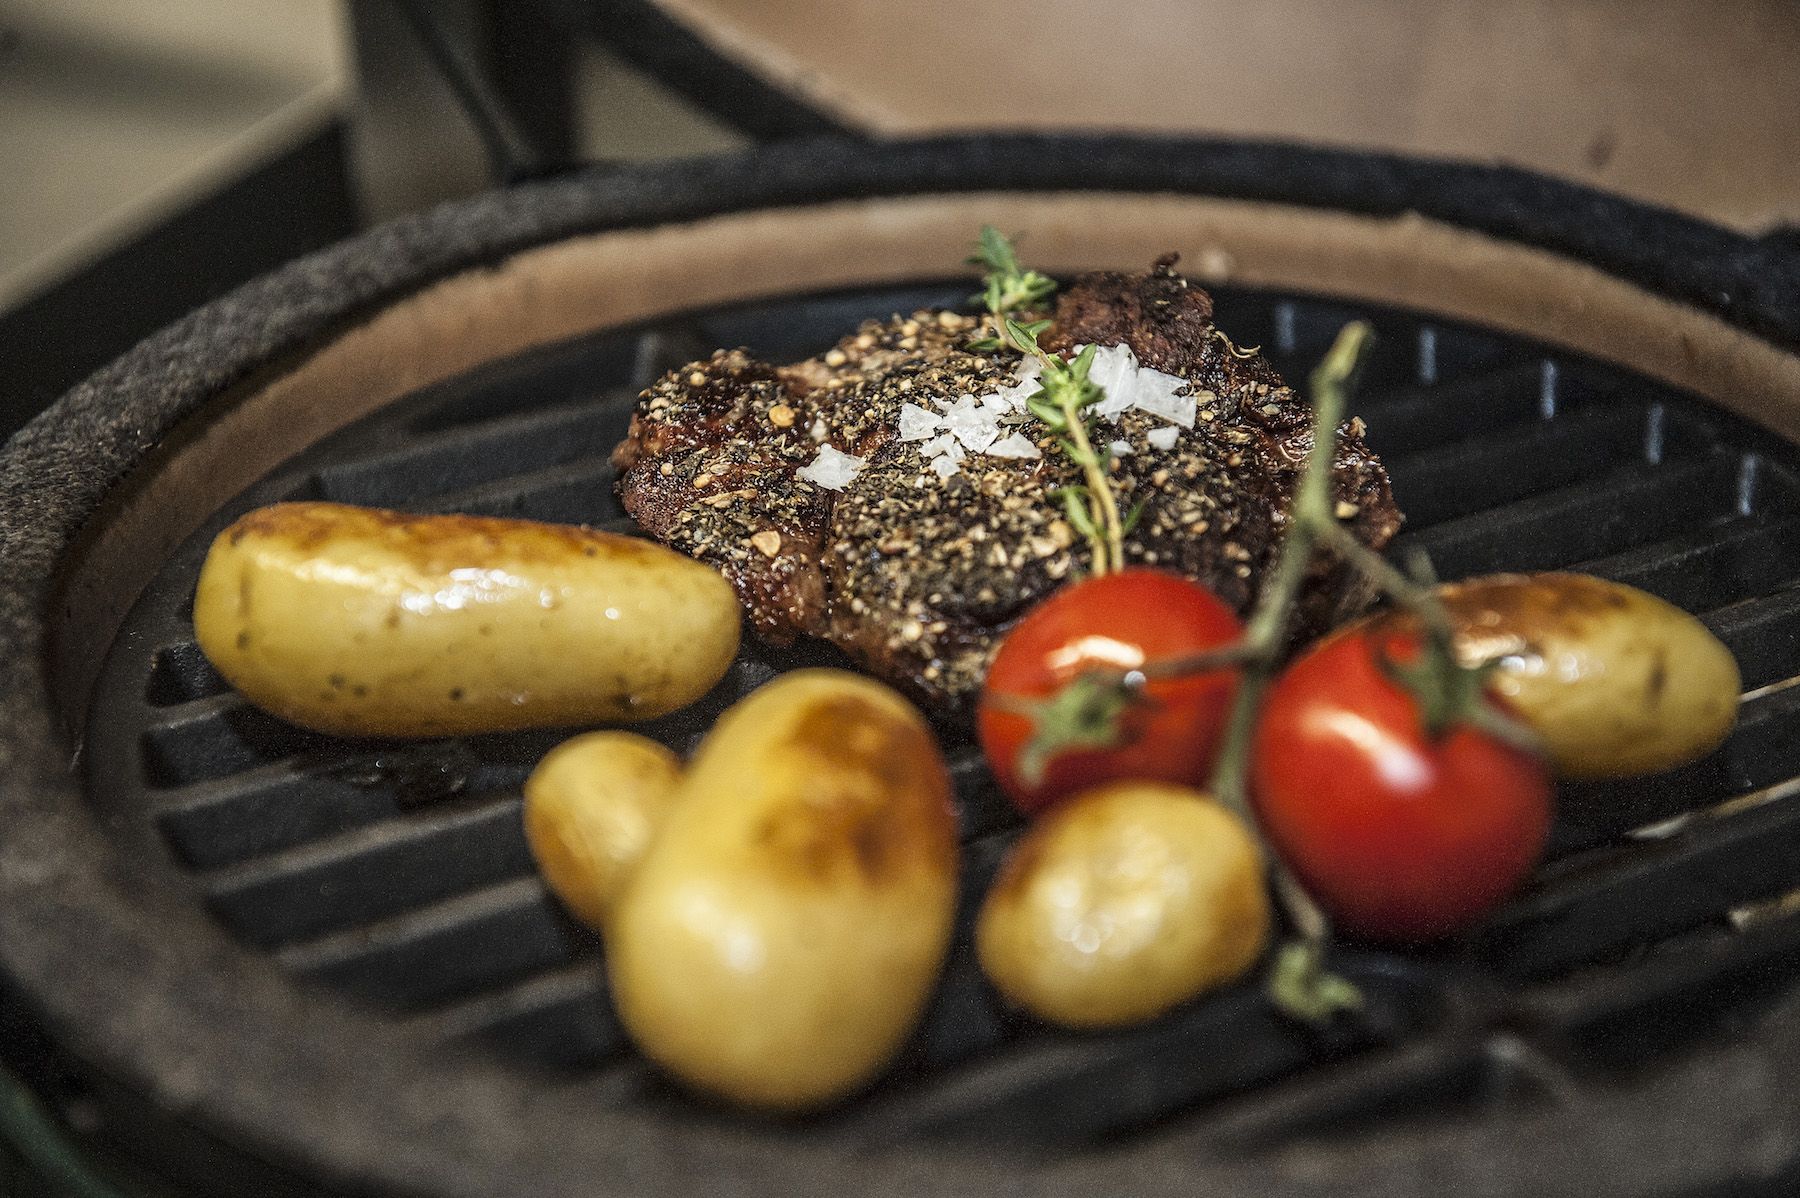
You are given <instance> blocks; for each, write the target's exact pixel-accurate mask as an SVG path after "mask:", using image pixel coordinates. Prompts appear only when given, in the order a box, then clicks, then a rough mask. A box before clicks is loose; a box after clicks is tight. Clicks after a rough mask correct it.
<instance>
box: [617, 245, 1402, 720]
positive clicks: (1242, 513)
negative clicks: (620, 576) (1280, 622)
mask: <svg viewBox="0 0 1800 1198" xmlns="http://www.w3.org/2000/svg"><path fill="white" fill-rule="evenodd" d="M981 331H982V330H981V326H980V322H979V321H977V320H976V319H975V318H973V317H968V316H963V315H960V314H957V313H954V312H919V313H915V314H914V315H913V316H911V317H895V318H893V319H891V320H888V321H884V322H875V321H872V322H869V323H866V324H864V325H863V326H862V327H861V328H859V329H857V330H856V332H854V333H852V334H851V335H850V336H848V337H846V338H844V339H843V340H842V341H840V342H839V343H838V344H837V345H836V346H835V347H834V348H833V349H831V350H830V351H828V352H827V353H825V354H823V355H821V356H820V357H817V358H811V359H808V360H806V361H803V362H797V363H794V364H792V365H789V366H772V365H769V364H767V363H764V362H759V361H757V360H755V359H754V358H751V357H750V356H749V355H748V354H746V353H745V352H744V351H742V350H729V351H726V350H722V351H720V352H718V353H715V354H714V355H713V356H712V357H711V358H710V359H709V360H707V361H703V362H695V363H693V364H691V365H689V366H684V367H682V368H681V369H680V370H676V371H673V372H671V373H670V374H668V375H667V376H665V377H664V378H662V379H661V380H659V381H658V382H657V383H656V384H655V385H653V386H652V387H650V388H649V389H648V390H646V391H645V392H644V393H643V395H642V396H641V397H640V399H639V401H638V406H637V411H636V413H635V414H634V415H633V417H632V422H631V428H630V431H629V433H628V434H627V436H626V438H625V440H624V441H623V442H622V443H621V444H620V445H619V447H618V448H617V450H615V452H614V461H615V463H616V464H617V466H618V468H619V494H620V497H621V499H622V500H623V502H624V504H625V508H626V510H627V511H629V512H630V513H631V515H632V516H633V517H634V518H636V519H637V521H638V522H639V524H641V525H642V526H643V527H644V529H645V530H646V531H647V532H648V533H649V534H650V535H652V536H654V537H656V538H657V539H658V540H661V541H663V542H665V543H667V544H669V545H671V546H673V547H675V548H676V549H679V550H681V551H682V552H684V553H688V554H691V555H692V556H694V557H697V558H699V559H701V560H702V561H706V562H710V563H711V564H713V565H714V566H716V567H717V568H718V569H720V570H721V571H722V572H723V573H724V574H725V576H726V578H727V579H729V580H730V582H731V583H732V585H733V586H734V587H736V588H737V591H738V594H739V596H740V597H741V598H742V600H743V602H744V606H745V609H746V611H747V613H748V615H749V618H750V620H751V622H752V624H753V626H754V627H755V628H756V630H757V631H758V632H759V633H760V634H761V635H762V636H763V637H765V638H766V639H768V640H770V641H774V642H776V643H786V642H788V641H791V640H792V639H794V638H795V637H797V636H816V637H823V638H825V639H827V640H830V641H831V642H833V643H834V644H836V645H838V646H839V647H841V648H842V649H844V650H845V651H846V652H847V653H849V655H850V656H851V657H853V658H854V659H856V660H857V661H858V662H859V663H860V664H861V665H862V666H863V667H865V668H866V669H868V670H869V671H870V672H872V673H874V674H877V675H879V676H881V677H883V678H886V679H888V680H889V681H892V682H894V683H896V684H898V685H900V686H901V687H903V688H904V689H906V690H907V691H909V692H910V693H912V694H913V695H914V696H915V697H916V698H919V699H921V700H923V701H925V702H927V703H929V704H932V705H935V706H936V707H938V708H939V709H945V710H952V711H953V710H956V709H959V708H962V707H963V706H964V705H966V704H967V702H968V701H969V700H971V699H972V698H973V696H974V695H975V693H976V692H977V691H978V690H979V688H980V685H981V681H982V678H983V677H984V676H985V675H986V672H987V666H988V662H989V661H990V660H991V658H992V655H993V651H994V649H995V647H996V645H997V644H998V642H999V639H1000V636H1001V634H1002V633H1004V632H1005V631H1006V630H1007V629H1008V628H1009V627H1011V625H1012V624H1013V622H1014V621H1016V620H1017V619H1018V618H1019V617H1020V616H1021V615H1022V614H1023V613H1024V612H1025V611H1026V610H1027V609H1028V608H1029V607H1030V606H1031V605H1032V604H1033V603H1035V602H1036V601H1037V600H1039V599H1041V598H1043V597H1044V596H1045V595H1047V594H1048V593H1049V592H1051V591H1052V590H1054V589H1055V588H1056V587H1058V586H1059V585H1061V584H1062V583H1063V582H1065V581H1067V580H1069V579H1071V578H1077V577H1080V576H1081V574H1082V573H1083V572H1084V571H1085V570H1086V569H1087V567H1088V558H1089V549H1088V546H1087V544H1086V542H1085V541H1084V540H1083V539H1082V538H1081V537H1079V536H1078V535H1077V534H1076V533H1075V532H1074V530H1073V529H1071V528H1070V527H1069V525H1068V523H1067V521H1065V520H1064V519H1063V518H1062V515H1061V505H1060V503H1058V502H1057V501H1056V500H1055V499H1054V498H1053V497H1052V494H1051V493H1052V492H1054V491H1055V490H1056V489H1057V488H1058V487H1061V486H1064V485H1066V484H1069V483H1074V482H1079V481H1080V471H1079V469H1078V468H1077V467H1076V466H1074V465H1073V464H1072V463H1070V462H1069V461H1068V460H1067V459H1066V458H1065V457H1063V456H1062V455H1061V454H1060V453H1058V452H1056V450H1055V448H1054V443H1053V441H1052V440H1051V438H1050V437H1049V434H1048V432H1047V430H1045V429H1043V428H1042V426H1041V425H1036V424H1032V425H1029V426H1027V431H1028V433H1029V434H1030V435H1033V436H1035V437H1037V438H1038V440H1039V444H1040V445H1041V446H1042V447H1043V449H1044V451H1045V452H1044V456H1043V457H1042V458H1039V459H1036V460H1020V459H1011V458H998V457H989V456H983V455H979V454H971V455H970V456H968V457H967V458H965V459H964V460H963V461H962V463H961V471H960V473H958V474H956V475H955V476H953V477H952V478H950V479H949V480H948V481H943V480H940V479H939V478H938V476H937V475H936V474H934V473H933V472H932V471H931V470H930V469H929V468H928V465H927V462H926V460H925V459H924V457H923V456H921V452H920V443H919V442H916V441H915V442H903V441H901V440H900V439H899V436H898V430H899V416H900V408H901V405H902V404H903V403H907V402H911V403H915V404H918V405H920V406H923V407H927V408H932V409H934V410H935V409H936V408H937V407H938V406H940V405H938V404H935V403H934V401H935V400H942V401H944V403H945V404H948V403H950V402H952V401H954V400H955V398H956V397H957V396H960V395H966V394H973V395H976V396H981V395H985V394H991V393H993V392H994V391H996V390H998V389H999V388H1000V387H1002V386H1005V385H1007V384H1008V383H1010V382H1011V381H1012V377H1013V371H1014V369H1015V368H1016V366H1017V364H1018V359H1017V357H1016V355H1012V354H1007V353H995V352H984V351H973V350H970V349H969V348H968V343H969V342H970V341H971V340H974V339H976V338H977V337H979V336H980V334H981ZM1042 343H1043V344H1044V346H1045V347H1046V348H1047V349H1052V350H1070V349H1073V348H1074V347H1075V346H1078V345H1087V344H1093V345H1103V346H1104V345H1116V344H1120V343H1123V344H1125V345H1128V346H1130V347H1131V350H1132V352H1133V353H1134V354H1135V355H1136V356H1137V358H1138V360H1139V362H1140V363H1142V364H1143V365H1145V366H1150V367H1154V368H1155V369H1157V370H1161V371H1164V372H1166V373H1168V374H1173V375H1178V376H1180V377H1181V378H1182V379H1184V380H1187V382H1188V383H1189V385H1190V388H1191V390H1192V391H1193V393H1194V394H1195V396H1196V397H1197V399H1198V419H1197V420H1196V421H1195V425H1194V427H1193V428H1192V429H1184V430H1182V431H1181V432H1180V434H1179V436H1178V437H1177V438H1176V441H1175V444H1174V446H1173V448H1171V449H1169V450H1158V449H1156V448H1154V447H1153V446H1151V445H1150V444H1148V443H1147V441H1146V439H1145V434H1147V433H1148V432H1149V431H1150V430H1151V429H1154V428H1157V427H1161V426H1163V422H1162V421H1161V420H1159V419H1157V418H1156V417H1153V416H1150V415H1148V414H1146V413H1144V412H1141V411H1137V410H1132V411H1128V412H1126V413H1124V414H1123V415H1122V416H1121V417H1120V418H1119V421H1118V423H1117V424H1116V425H1110V426H1108V431H1107V433H1106V436H1107V437H1108V438H1109V439H1115V438H1116V439H1124V440H1128V441H1130V442H1131V443H1132V445H1133V447H1134V448H1133V451H1132V453H1131V454H1129V455H1127V456H1124V457H1121V458H1119V459H1117V461H1116V462H1115V465H1114V468H1113V473H1112V480H1113V484H1114V486H1115V488H1116V490H1117V492H1118V494H1119V499H1120V505H1121V507H1122V508H1124V509H1126V510H1129V509H1130V508H1131V507H1132V506H1133V505H1135V504H1137V503H1139V502H1140V501H1141V502H1142V503H1143V504H1144V507H1143V514H1142V516H1141V517H1140V519H1139V522H1138V524H1137V526H1136V528H1135V529H1134V530H1133V532H1132V534H1131V535H1130V536H1129V537H1128V538H1127V543H1126V556H1127V558H1128V559H1129V560H1130V562H1131V563H1132V564H1133V565H1142V566H1149V567H1155V568H1159V569H1164V570H1171V571H1174V572H1176V573H1180V574H1184V575H1187V576H1188V577H1191V578H1195V579H1198V580H1200V581H1201V582H1204V583H1206V584H1207V585H1208V586H1210V587H1211V588H1213V590H1214V591H1215V592H1217V593H1218V594H1219V596H1220V597H1221V598H1223V599H1224V600H1225V601H1226V602H1227V603H1230V604H1231V605H1232V606H1233V607H1235V608H1237V609H1238V610H1239V611H1240V612H1244V611H1248V609H1249V608H1250V607H1251V605H1252V604H1253V603H1254V602H1255V599H1256V595H1257V591H1258V588H1259V586H1260V584H1261V582H1262V579H1263V578H1264V577H1265V576H1266V574H1267V573H1268V571H1269V569H1270V567H1271V566H1272V565H1273V563H1274V560H1275V556H1276V553H1277V550H1278V548H1279V545H1280V541H1281V533H1282V529H1283V527H1284V526H1285V525H1286V523H1287V520H1288V508H1289V506H1290V504H1291V502H1292V498H1293V493H1294V488H1295V486H1296V484H1297V483H1298V481H1299V476H1300V471H1301V469H1302V467H1303V465H1304V463H1305V460H1306V456H1307V454H1308V453H1309V452H1310V450H1311V446H1312V431H1311V412H1310V409H1309V407H1308V405H1307V404H1306V402H1305V401H1304V400H1303V399H1302V398H1301V397H1300V396H1299V395H1297V394H1296V393H1295V392H1294V391H1293V390H1292V389H1291V388H1289V387H1288V386H1287V385H1286V384H1285V383H1283V382H1282V381H1281V379H1280V377H1279V376H1278V375H1277V374H1276V373H1275V370H1274V368H1273V367H1271V366H1270V365H1269V363H1268V362H1267V361H1266V360H1264V359H1263V357H1262V356H1261V355H1260V354H1258V353H1255V352H1246V351H1242V350H1238V349H1237V348H1236V347H1234V346H1233V345H1232V344H1231V343H1230V342H1229V341H1228V340H1227V339H1226V338H1225V337H1224V336H1223V335H1222V334H1221V333H1220V332H1219V331H1218V330H1217V329H1215V328H1214V326H1213V324H1212V300H1211V298H1210V297H1209V296H1208V295H1207V294H1206V293H1205V292H1204V291H1202V290H1201V289H1200V288H1198V287H1194V286H1192V285H1191V284H1189V282H1188V281H1187V280H1186V279H1184V278H1182V277H1181V276H1180V275H1178V274H1176V273H1175V271H1174V269H1173V258H1172V257H1171V258H1168V259H1164V260H1163V261H1160V262H1158V263H1157V264H1156V266H1155V267H1154V268H1152V269H1151V270H1149V271H1147V272H1143V273H1137V274H1121V273H1111V272H1106V273H1097V274H1090V275H1085V276H1083V277H1082V278H1080V279H1078V280H1077V281H1076V282H1075V283H1074V284H1073V285H1072V286H1071V287H1070V288H1068V290H1066V291H1065V292H1064V293H1063V294H1062V296H1061V297H1060V298H1059V300H1058V302H1057V304H1056V308H1055V311H1054V313H1053V324H1052V326H1051V328H1050V329H1049V330H1047V331H1046V332H1045V333H1044V335H1043V337H1042ZM1362 433H1363V428H1362V422H1361V421H1360V420H1351V421H1349V422H1347V423H1346V424H1345V425H1344V426H1343V427H1342V428H1341V429H1340V437H1341V440H1340V443H1339V447H1338V452H1337V457H1336V469H1335V475H1334V478H1333V482H1332V487H1333V493H1334V498H1335V499H1336V502H1337V510H1338V514H1339V516H1340V518H1341V519H1343V520H1344V521H1345V523H1346V524H1347V525H1348V526H1349V527H1350V528H1351V529H1352V530H1353V531H1354V532H1355V533H1356V535H1357V537H1358V538H1359V539H1360V540H1362V541H1363V542H1364V543H1365V544H1367V545H1369V546H1370V547H1372V548H1376V549H1379V548H1381V547H1382V546H1383V545H1385V544H1386V543H1387V542H1388V541H1389V540H1390V539H1391V538H1392V537H1393V535H1394V533H1395V532H1396V531H1397V530H1398V529H1399V526H1400V521H1401V517H1400V513H1399V511H1398V510H1397V509H1396V508H1395V506H1394V501H1393V496H1392V494H1391V493H1390V491H1389V488H1388V479H1387V473H1386V471H1385V470H1384V469H1383V468H1382V466H1381V463H1380V461H1379V460H1378V459H1377V458H1376V457H1375V456H1374V454H1372V453H1370V452H1369V450H1368V447H1367V446H1366V445H1365V444H1364V443H1363V439H1362ZM826 444H828V445H830V446H832V447H834V448H836V449H838V450H840V451H842V452H845V453H849V454H854V455H856V456H858V457H861V458H864V459H866V465H865V466H864V467H863V468H862V470H861V471H860V472H859V473H858V474H857V475H856V477H855V478H854V479H853V480H852V481H851V482H850V483H849V484H848V485H847V486H846V487H845V488H844V489H843V490H841V491H830V490H826V489H823V488H821V487H818V486H816V485H814V484H813V483H811V482H809V481H807V480H806V479H804V478H801V477H799V476H798V475H797V473H796V472H797V471H798V470H800V469H801V468H802V467H804V466H806V465H807V464H808V463H810V462H812V461H813V459H814V458H815V457H816V456H817V454H818V452H819V447H820V446H821V445H826ZM1371 597H1372V596H1371V592H1370V590H1369V588H1368V587H1367V585H1366V584H1364V583H1362V582H1361V581H1360V580H1359V579H1358V578H1357V577H1356V576H1355V575H1354V574H1353V573H1352V572H1351V571H1349V570H1348V569H1346V568H1345V567H1344V566H1343V565H1342V563H1340V562H1337V561H1335V560H1332V559H1330V558H1329V557H1326V556H1324V555H1321V558H1320V560H1319V561H1318V562H1317V563H1316V564H1315V566H1314V568H1313V570H1312V573H1311V576H1310V578H1309V579H1308V584H1307V589H1306V591H1305V593H1304V597H1303V599H1302V602H1301V605H1300V613H1299V617H1300V618H1299V623H1300V625H1301V628H1300V631H1302V632H1316V631H1322V630H1324V629H1325V628H1328V627H1330V626H1331V625H1333V624H1335V623H1337V622H1339V621H1341V620H1342V619H1344V618H1346V617H1348V616H1350V615H1353V614H1355V613H1356V612H1358V611H1360V610H1361V609H1362V608H1363V607H1365V606H1366V605H1367V603H1368V601H1369V599H1370V598H1371Z"/></svg>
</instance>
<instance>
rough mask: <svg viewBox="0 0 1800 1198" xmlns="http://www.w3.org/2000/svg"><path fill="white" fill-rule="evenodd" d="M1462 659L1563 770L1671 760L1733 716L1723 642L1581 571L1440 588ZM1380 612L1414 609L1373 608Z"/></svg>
mask: <svg viewBox="0 0 1800 1198" xmlns="http://www.w3.org/2000/svg"><path fill="white" fill-rule="evenodd" d="M1438 593H1439V595H1440V596H1441V597H1442V598H1443V601H1444V605H1445V606H1446V607H1447V608H1448V609H1449V611H1450V615H1451V619H1452V620H1453V621H1454V623H1455V626H1456V648H1457V655H1458V656H1459V657H1460V658H1461V659H1462V660H1463V661H1464V662H1465V663H1466V664H1469V665H1475V664H1478V663H1480V662H1484V661H1494V660H1497V661H1498V662H1499V663H1500V664H1499V668H1498V669H1497V670H1496V671H1495V672H1494V675H1493V678H1492V681H1491V683H1490V685H1491V686H1492V688H1493V691H1494V693H1495V694H1497V695H1499V696H1501V697H1502V698H1504V699H1505V700H1506V701H1507V703H1509V704H1510V705H1511V706H1512V708H1513V710H1514V711H1515V712H1517V713H1518V715H1519V717H1520V718H1521V719H1523V720H1524V721H1525V722H1526V723H1527V724H1529V725H1530V726H1531V727H1532V728H1533V729H1534V730H1535V731H1536V732H1537V733H1538V735H1539V736H1540V737H1542V738H1543V741H1544V744H1545V747H1546V749H1547V751H1548V753H1549V755H1550V759H1551V764H1552V765H1553V767H1554V768H1555V770H1556V772H1557V773H1558V774H1560V775H1562V776H1563V777H1566V778H1621V777H1630V776H1633V775H1637V774H1654V773H1659V772H1661V771H1663V770H1667V769H1673V768H1674V767H1675V766H1678V765H1683V764H1685V763H1687V762H1689V761H1693V760H1694V759H1695V758H1698V757H1703V756H1705V755H1706V754H1707V753H1710V752H1711V751H1712V750H1713V749H1715V748H1717V747H1718V746H1719V744H1720V742H1722V741H1723V740H1724V739H1725V738H1726V736H1728V735H1730V733H1731V729H1732V726H1733V725H1734V724H1735V723H1736V721H1737V709H1738V691H1739V687H1740V683H1739V678H1738V668H1737V662H1736V661H1735V660H1733V658H1732V656H1731V651H1730V650H1729V649H1727V648H1726V647H1725V646H1724V645H1723V644H1721V643H1720V642H1719V640H1718V638H1717V637H1715V636H1713V634H1712V633H1711V632H1709V631H1708V630H1707V628H1706V626H1705V625H1704V624H1702V623H1701V622H1700V621H1699V620H1696V619H1695V618H1694V617H1693V616H1690V615H1688V614H1687V613H1686V612H1684V611H1682V610H1681V609H1680V608H1678V607H1675V606H1673V605H1671V604H1668V603H1665V602H1664V601H1663V600H1661V599H1658V598H1657V597H1656V596H1654V595H1650V594H1646V593H1645V592H1643V591H1640V590H1637V589H1636V588H1634V587H1628V586H1624V585H1622V584H1620V583H1616V582H1608V581H1606V580H1604V579H1599V578H1591V577H1588V576H1587V575H1584V574H1503V575H1495V576H1493V577H1489V578H1475V579H1470V580H1469V581H1467V582H1459V583H1453V584H1448V585H1445V586H1443V587H1440V588H1439V591H1438ZM1375 619H1376V621H1377V622H1378V623H1383V624H1392V623H1395V622H1406V623H1410V622H1411V621H1412V617H1410V616H1406V615H1402V614H1398V613H1390V614H1384V615H1381V616H1377V617H1376V618H1375Z"/></svg>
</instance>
